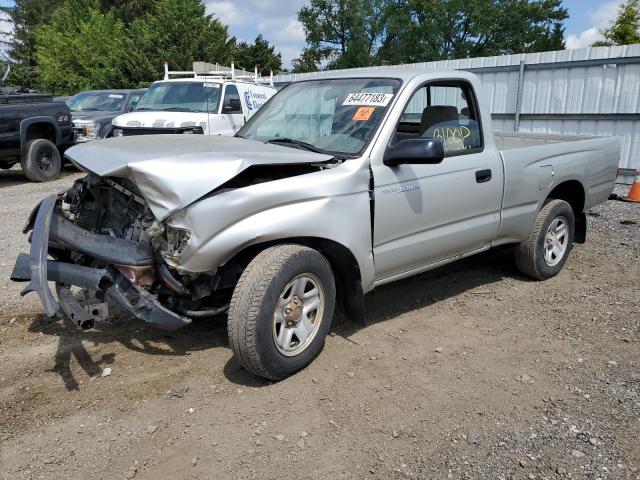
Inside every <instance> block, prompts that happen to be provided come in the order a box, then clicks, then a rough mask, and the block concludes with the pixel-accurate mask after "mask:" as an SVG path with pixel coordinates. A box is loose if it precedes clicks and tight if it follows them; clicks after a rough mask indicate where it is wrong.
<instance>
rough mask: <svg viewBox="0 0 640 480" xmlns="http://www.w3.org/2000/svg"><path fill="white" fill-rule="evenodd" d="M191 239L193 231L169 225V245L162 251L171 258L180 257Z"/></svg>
mask: <svg viewBox="0 0 640 480" xmlns="http://www.w3.org/2000/svg"><path fill="white" fill-rule="evenodd" d="M190 241H191V231H189V230H187V229H184V228H175V227H172V226H170V225H167V245H166V248H165V249H164V250H163V251H162V255H163V256H164V257H169V258H176V257H179V256H180V255H182V252H184V249H185V248H187V245H189V242H190Z"/></svg>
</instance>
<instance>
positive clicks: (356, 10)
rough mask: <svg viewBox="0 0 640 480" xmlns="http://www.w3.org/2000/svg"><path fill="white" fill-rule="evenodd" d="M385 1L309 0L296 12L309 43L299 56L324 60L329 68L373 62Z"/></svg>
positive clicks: (379, 36)
mask: <svg viewBox="0 0 640 480" xmlns="http://www.w3.org/2000/svg"><path fill="white" fill-rule="evenodd" d="M386 3H387V2H386V0H311V2H310V4H309V5H308V6H305V7H303V8H302V9H300V11H299V12H298V19H299V20H300V22H301V23H302V25H303V28H304V31H305V35H306V39H307V44H308V47H307V49H306V50H307V51H308V53H307V54H306V56H305V58H301V59H302V60H305V62H308V61H310V60H314V61H322V60H327V61H328V65H327V66H328V67H329V68H346V67H361V66H368V65H372V64H374V63H375V57H374V54H375V49H376V47H377V44H378V42H379V41H380V38H381V36H382V34H383V33H384V19H385V5H386ZM390 3H393V2H390ZM299 60H300V59H299ZM297 65H298V66H301V65H302V63H301V62H298V63H297Z"/></svg>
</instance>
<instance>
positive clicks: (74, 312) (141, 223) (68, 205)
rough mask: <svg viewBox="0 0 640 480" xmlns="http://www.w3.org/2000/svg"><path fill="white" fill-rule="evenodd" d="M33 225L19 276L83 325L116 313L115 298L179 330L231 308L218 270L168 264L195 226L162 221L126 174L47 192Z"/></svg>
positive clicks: (15, 275) (49, 307)
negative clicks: (178, 227)
mask: <svg viewBox="0 0 640 480" xmlns="http://www.w3.org/2000/svg"><path fill="white" fill-rule="evenodd" d="M30 231H31V235H30V242H31V250H30V252H29V254H25V253H21V254H20V255H19V256H18V258H17V260H16V264H15V266H14V269H13V272H12V274H11V279H12V280H14V281H18V282H29V283H28V285H27V287H26V288H25V289H24V290H23V291H22V295H25V294H27V293H29V292H35V293H36V294H37V295H38V296H39V297H40V300H41V302H42V305H43V307H44V311H45V312H46V314H47V315H49V316H54V315H55V314H56V313H57V312H58V311H59V309H60V307H61V308H62V310H63V311H64V313H65V314H66V315H68V316H69V317H70V318H71V319H72V320H73V321H74V322H75V323H76V324H77V325H78V326H79V327H81V328H85V329H86V328H91V327H93V325H94V324H95V322H96V321H100V320H104V319H106V318H107V317H108V315H109V311H108V303H107V301H108V300H112V301H113V302H115V303H116V304H117V305H118V306H119V307H121V308H122V309H124V310H125V311H126V312H128V313H130V314H132V315H134V316H136V317H137V318H140V319H142V320H144V321H145V322H148V323H151V324H154V325H155V326H158V327H160V328H164V329H167V330H175V329H177V328H180V327H182V326H185V325H187V324H189V323H190V322H191V318H192V317H200V316H214V315H216V314H220V313H223V312H225V311H226V308H227V305H228V299H227V298H226V297H225V293H224V289H223V290H222V293H221V292H220V290H216V287H218V286H219V283H220V282H219V280H217V277H216V276H215V274H212V275H209V274H199V275H194V276H189V277H187V276H181V275H180V274H179V273H178V272H176V271H175V270H173V269H172V268H171V267H170V266H169V265H167V263H166V260H165V259H167V260H171V258H172V257H175V256H177V255H179V253H180V251H181V249H182V248H184V245H186V244H187V243H188V241H189V234H188V232H185V231H182V232H179V231H175V230H172V229H168V228H167V227H166V226H165V225H164V224H163V223H161V222H158V221H157V220H156V218H155V217H154V215H153V213H152V212H151V210H150V209H149V207H148V205H147V203H146V202H145V200H144V198H143V197H142V196H141V195H140V194H139V192H138V191H137V189H136V187H135V186H134V185H133V184H132V183H131V182H130V181H128V180H126V179H113V178H105V177H100V176H97V175H93V174H90V175H88V176H87V177H85V178H84V179H81V180H78V181H76V182H75V184H74V185H73V186H72V187H71V188H70V189H69V190H68V191H67V192H65V193H63V194H61V195H51V196H49V197H46V198H45V199H44V200H43V201H42V202H41V203H40V204H39V205H38V207H36V209H35V210H34V211H33V213H32V214H31V217H30V218H29V221H28V223H27V225H26V227H25V229H24V233H28V232H30ZM49 282H54V283H55V289H56V296H54V295H53V292H52V291H51V289H50V287H49ZM56 297H57V298H56Z"/></svg>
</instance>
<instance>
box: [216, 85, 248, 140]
mask: <svg viewBox="0 0 640 480" xmlns="http://www.w3.org/2000/svg"><path fill="white" fill-rule="evenodd" d="M220 115H221V117H222V124H223V128H224V132H221V133H222V134H223V135H229V136H233V135H235V133H236V132H237V131H238V130H240V127H242V125H244V121H245V120H244V113H243V112H242V105H241V103H240V95H239V93H238V88H237V87H236V86H235V85H233V84H227V85H225V87H224V94H223V97H222V108H221V111H220Z"/></svg>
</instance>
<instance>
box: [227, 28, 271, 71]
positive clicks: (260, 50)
mask: <svg viewBox="0 0 640 480" xmlns="http://www.w3.org/2000/svg"><path fill="white" fill-rule="evenodd" d="M233 59H234V61H235V63H236V65H237V66H239V67H240V68H244V69H245V70H253V68H254V67H255V66H256V65H258V66H259V70H260V73H261V74H262V75H269V72H271V71H273V72H279V71H280V70H282V55H281V54H279V53H275V47H274V46H273V45H269V42H268V41H266V40H265V39H264V38H262V35H258V36H257V37H256V40H255V41H254V42H253V44H250V43H246V42H240V43H239V44H238V46H237V47H236V49H235V51H234V53H233Z"/></svg>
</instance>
